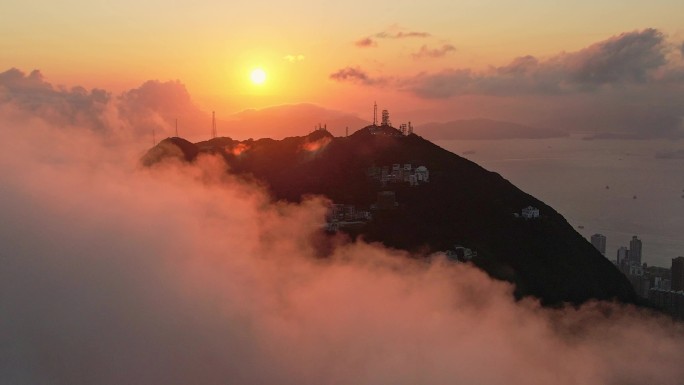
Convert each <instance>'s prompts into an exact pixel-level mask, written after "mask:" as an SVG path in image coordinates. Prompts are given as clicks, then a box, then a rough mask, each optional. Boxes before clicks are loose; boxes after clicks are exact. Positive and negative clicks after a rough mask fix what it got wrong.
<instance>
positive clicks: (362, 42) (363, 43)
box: [354, 37, 378, 47]
mask: <svg viewBox="0 0 684 385" xmlns="http://www.w3.org/2000/svg"><path fill="white" fill-rule="evenodd" d="M354 45H356V46H357V47H377V45H378V43H377V42H376V41H375V40H373V39H371V38H370V37H364V38H363V39H359V40H357V41H355V42H354Z"/></svg>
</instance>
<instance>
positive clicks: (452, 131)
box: [419, 119, 569, 140]
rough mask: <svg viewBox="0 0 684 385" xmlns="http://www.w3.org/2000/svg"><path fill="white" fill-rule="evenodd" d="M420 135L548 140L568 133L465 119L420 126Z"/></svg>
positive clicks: (454, 137) (515, 124)
mask: <svg viewBox="0 0 684 385" xmlns="http://www.w3.org/2000/svg"><path fill="white" fill-rule="evenodd" d="M419 129H420V134H421V135H422V136H424V137H426V138H429V139H432V140H439V139H461V140H478V139H548V138H562V137H566V136H568V135H569V134H568V133H567V132H566V131H563V130H559V129H552V128H537V127H530V126H526V125H522V124H517V123H511V122H503V121H498V120H491V119H463V120H453V121H450V122H445V123H427V124H422V125H420V126H419Z"/></svg>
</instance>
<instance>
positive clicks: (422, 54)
mask: <svg viewBox="0 0 684 385" xmlns="http://www.w3.org/2000/svg"><path fill="white" fill-rule="evenodd" d="M455 51H456V47H454V46H453V45H451V44H444V45H442V46H441V47H439V48H428V47H427V45H423V46H422V47H420V50H419V51H418V52H415V53H413V54H412V56H413V58H414V59H422V58H440V57H444V56H446V55H447V54H450V53H453V52H455Z"/></svg>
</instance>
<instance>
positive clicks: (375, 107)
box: [373, 102, 378, 126]
mask: <svg viewBox="0 0 684 385" xmlns="http://www.w3.org/2000/svg"><path fill="white" fill-rule="evenodd" d="M373 125H374V126H377V125H378V102H373Z"/></svg>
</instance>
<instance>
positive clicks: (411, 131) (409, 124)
mask: <svg viewBox="0 0 684 385" xmlns="http://www.w3.org/2000/svg"><path fill="white" fill-rule="evenodd" d="M408 134H409V135H411V134H413V126H412V125H411V122H408Z"/></svg>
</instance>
